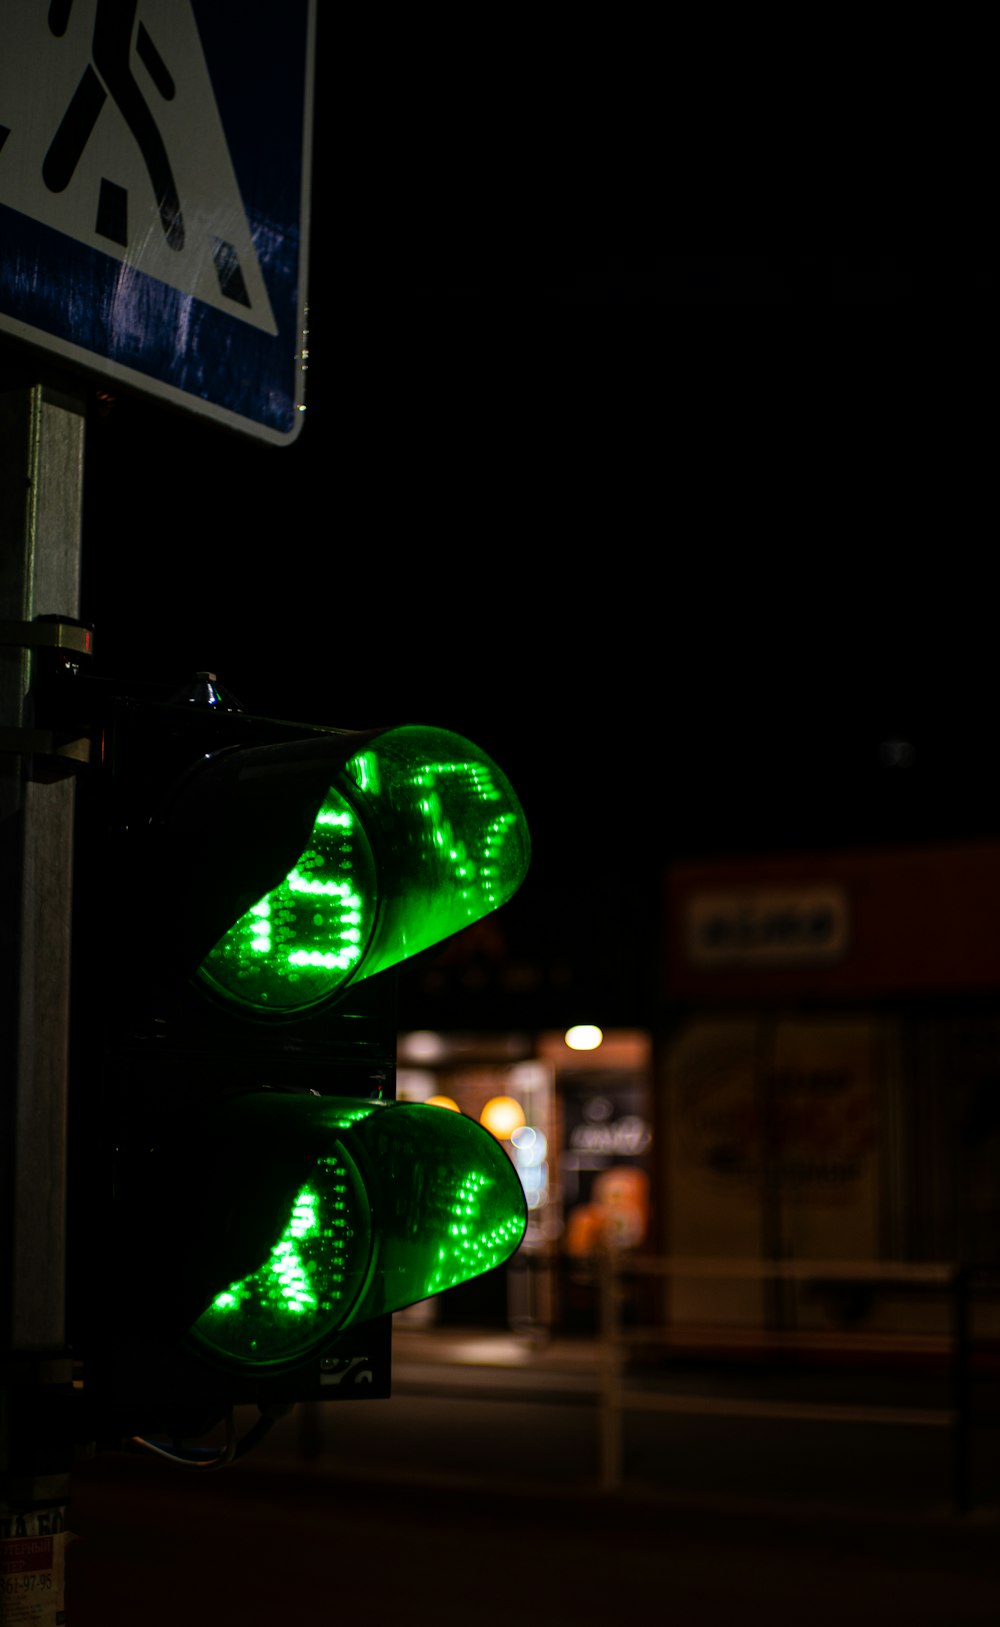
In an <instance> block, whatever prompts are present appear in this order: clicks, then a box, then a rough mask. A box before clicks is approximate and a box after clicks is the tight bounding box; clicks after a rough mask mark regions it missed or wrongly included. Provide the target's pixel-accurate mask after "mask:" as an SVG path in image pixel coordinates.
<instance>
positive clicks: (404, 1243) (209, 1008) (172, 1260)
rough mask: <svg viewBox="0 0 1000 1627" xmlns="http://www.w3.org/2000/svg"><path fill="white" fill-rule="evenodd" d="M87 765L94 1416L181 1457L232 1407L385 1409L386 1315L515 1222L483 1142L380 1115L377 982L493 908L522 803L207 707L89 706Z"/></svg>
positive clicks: (475, 761) (78, 1324)
mask: <svg viewBox="0 0 1000 1627" xmlns="http://www.w3.org/2000/svg"><path fill="white" fill-rule="evenodd" d="M201 676H202V677H204V676H205V675H201ZM97 757H98V761H99V762H100V764H101V772H100V777H99V778H96V779H95V786H94V789H95V793H96V795H95V800H94V805H93V808H92V809H91V810H89V818H90V823H89V824H88V826H87V830H88V836H89V839H90V840H91V843H92V845H91V847H90V849H89V850H88V854H87V858H88V863H87V865H86V866H81V873H83V872H86V873H87V874H88V875H89V876H90V877H91V878H92V886H91V891H90V893H89V895H88V905H89V908H88V909H87V913H86V916H85V918H86V919H87V920H88V921H89V922H90V923H91V924H92V925H93V924H94V923H96V924H97V930H99V932H100V933H101V934H102V945H103V947H104V949H105V950H106V953H103V954H101V955H96V954H95V955H94V956H92V957H89V958H88V959H84V960H83V961H82V962H81V964H80V967H79V974H78V985H79V992H78V998H77V1009H78V1011H79V1012H80V1013H81V1025H82V1026H81V1033H84V1034H86V1035H88V1036H89V1041H90V1044H91V1048H92V1049H93V1050H95V1051H96V1052H97V1054H99V1056H100V1067H99V1070H95V1073H94V1079H96V1081H97V1083H96V1085H95V1084H94V1083H93V1080H88V1091H91V1090H92V1091H94V1094H95V1095H96V1096H97V1097H98V1098H99V1103H100V1112H99V1114H95V1115H94V1117H93V1119H91V1118H90V1117H89V1115H88V1113H87V1112H82V1113H81V1114H80V1115H79V1117H78V1120H77V1142H78V1148H79V1151H78V1153H77V1155H76V1168H77V1170H78V1171H79V1177H78V1182H79V1190H80V1192H81V1194H82V1196H81V1201H80V1205H79V1223H78V1225H77V1226H76V1228H75V1233H74V1235H75V1238H76V1240H77V1250H78V1258H79V1259H80V1261H81V1262H85V1264H84V1265H81V1267H80V1269H79V1270H78V1271H77V1272H76V1274H75V1276H74V1281H73V1313H72V1314H73V1319H74V1328H75V1329H78V1330H79V1332H78V1333H77V1337H76V1340H75V1344H76V1348H77V1349H79V1350H81V1351H82V1353H83V1356H82V1359H83V1364H84V1369H85V1371H84V1386H85V1389H86V1391H87V1392H88V1393H89V1394H90V1396H91V1400H92V1403H93V1406H94V1408H95V1414H96V1415H97V1416H98V1417H99V1418H100V1419H101V1420H102V1426H101V1427H102V1428H106V1429H107V1430H108V1431H109V1432H110V1433H111V1434H112V1435H114V1433H115V1432H116V1431H117V1430H118V1428H119V1427H120V1426H122V1427H124V1428H125V1429H126V1431H131V1432H134V1431H135V1430H136V1428H137V1426H138V1428H139V1429H140V1430H141V1431H147V1430H150V1429H153V1430H155V1431H156V1432H160V1431H162V1429H164V1428H169V1430H170V1431H171V1433H172V1434H173V1435H175V1436H176V1437H177V1438H178V1439H180V1438H182V1437H184V1436H187V1435H195V1436H196V1435H198V1434H199V1433H203V1432H204V1429H205V1428H207V1427H210V1425H211V1421H212V1420H213V1419H216V1420H218V1419H221V1418H222V1417H223V1416H225V1415H226V1413H227V1412H229V1413H230V1414H231V1410H232V1408H233V1407H235V1406H239V1405H242V1404H250V1403H253V1404H256V1405H258V1406H260V1407H261V1408H269V1407H272V1406H282V1405H284V1404H286V1403H287V1402H289V1401H318V1400H327V1399H330V1400H332V1399H336V1398H348V1397H349V1396H356V1397H358V1398H360V1397H362V1396H366V1397H376V1396H386V1395H388V1394H389V1392H390V1356H391V1324H392V1314H393V1313H394V1312H395V1311H398V1310H402V1309H404V1308H405V1307H406V1306H407V1305H411V1304H414V1303H416V1302H418V1301H421V1300H424V1299H428V1298H430V1297H432V1296H434V1295H436V1294H440V1293H443V1292H445V1291H447V1290H449V1289H452V1288H456V1287H459V1286H460V1285H461V1284H463V1283H467V1282H469V1281H471V1280H472V1279H474V1278H476V1277H479V1276H481V1275H483V1274H485V1273H488V1272H491V1271H494V1270H495V1269H496V1268H497V1267H501V1266H502V1265H503V1264H504V1262H505V1261H507V1260H508V1259H509V1258H510V1257H511V1255H512V1254H513V1253H514V1252H515V1251H516V1249H517V1248H518V1247H519V1246H520V1243H521V1241H522V1239H523V1237H524V1234H525V1230H526V1226H527V1208H526V1202H525V1197H524V1190H523V1187H522V1184H521V1180H520V1176H519V1174H518V1171H517V1168H516V1166H515V1164H514V1163H513V1161H512V1159H511V1158H510V1157H509V1156H508V1153H507V1151H506V1150H505V1148H504V1146H503V1145H502V1144H501V1143H500V1142H499V1141H497V1140H496V1139H495V1138H494V1137H493V1136H492V1135H491V1134H490V1132H489V1131H488V1130H486V1129H484V1128H483V1127H482V1125H480V1124H479V1123H477V1122H475V1121H474V1120H473V1119H471V1118H468V1117H466V1116H464V1115H462V1114H459V1113H450V1112H445V1111H442V1110H441V1109H440V1108H436V1107H432V1106H428V1105H417V1104H411V1103H399V1102H396V1101H395V1099H394V1098H395V1062H396V971H397V969H398V968H400V967H401V966H402V965H403V964H404V963H405V962H406V961H408V960H409V959H411V957H413V956H416V955H419V954H422V953H423V952H424V951H426V950H429V949H431V948H433V946H434V945H436V944H438V943H440V942H442V941H443V940H446V939H448V938H450V937H452V936H453V935H454V934H456V933H459V932H461V931H462V930H463V929H465V928H466V927H468V926H471V925H472V924H473V923H475V922H476V921H479V920H481V919H482V918H483V917H484V916H485V915H487V914H489V913H490V912H491V911H493V910H496V909H498V908H499V907H500V906H501V905H503V904H505V903H506V902H507V901H508V900H509V899H510V898H511V897H512V896H513V894H514V893H515V892H516V890H517V889H518V887H519V886H520V885H521V882H522V880H523V879H524V876H525V874H526V871H527V868H528V863H529V859H530V848H531V844H530V838H529V833H528V827H527V822H526V819H525V816H524V812H523V810H522V808H521V805H520V802H519V801H518V798H517V796H516V795H515V793H514V791H513V789H512V787H511V785H510V783H509V781H508V780H507V778H506V776H505V775H504V774H503V772H502V771H501V769H500V768H499V767H498V766H497V764H496V763H495V762H494V761H493V760H492V759H491V758H490V757H489V756H488V755H487V754H486V752H485V751H483V750H482V749H481V748H480V747H478V746H477V745H474V744H473V743H472V742H470V741H469V740H467V739H465V738H464V737H462V736H460V735H457V734H454V733H452V732H451V731H449V730H447V729H441V728H438V727H432V726H428V725H410V724H407V725H403V726H398V727H391V728H384V729H372V730H365V731H349V730H343V729H335V728H324V727H319V726H314V725H310V724H296V723H291V722H284V721H282V720H280V719H272V718H267V717H257V716H254V715H251V714H248V713H246V712H244V711H243V710H242V708H240V706H239V705H238V703H234V702H232V701H231V697H227V696H225V694H224V692H221V691H219V690H218V689H217V688H216V687H215V685H214V681H213V683H212V684H211V685H210V684H207V683H202V682H198V683H196V685H195V686H194V687H193V689H192V691H191V692H190V694H187V695H186V698H185V696H175V697H174V699H173V700H172V701H169V702H155V701H147V700H144V699H140V698H138V697H135V698H133V697H131V696H127V695H126V696H118V697H112V698H111V701H110V705H109V707H108V712H107V717H106V721H105V723H104V727H103V735H102V739H101V743H100V751H99V753H98V754H97ZM105 890H107V893H108V895H109V896H107V897H106V896H105ZM122 943H129V944H134V945H136V946H137V952H136V953H135V954H133V955H130V956H128V957H125V958H124V962H123V963H120V979H119V983H118V985H117V988H118V991H119V994H120V999H119V1000H118V1001H116V1002H108V1001H107V1000H106V998H105V993H106V991H105V985H104V982H103V977H104V969H105V968H106V966H107V964H108V957H109V956H110V955H111V954H112V953H113V952H114V951H117V950H118V949H120V946H121V944H122ZM86 1052H87V1046H86V1045H84V1044H81V1048H80V1054H81V1056H83V1055H85V1054H86ZM93 1099H94V1097H93V1096H92V1095H87V1097H86V1101H87V1103H88V1104H89V1103H90V1102H91V1101H92V1100H93ZM78 1100H79V1101H80V1102H81V1104H82V1103H83V1101H84V1097H83V1095H81V1096H80V1097H79V1098H78ZM109 1253H110V1256H111V1257H113V1258H114V1260H115V1262H116V1271H115V1273H114V1275H113V1276H112V1275H111V1274H109V1273H108V1272H107V1271H106V1270H104V1269H103V1264H102V1263H99V1262H103V1261H105V1260H106V1259H107V1258H108V1257H109ZM123 1279H124V1280H135V1281H138V1280H142V1281H144V1282H147V1283H149V1284H151V1285H153V1289H152V1291H151V1292H149V1293H145V1294H143V1295H141V1296H129V1297H128V1298H125V1297H124V1296H122V1295H121V1293H120V1292H119V1286H120V1283H121V1281H122V1280H123ZM345 1373H352V1374H356V1373H361V1374H363V1375H364V1379H365V1382H364V1383H363V1384H361V1385H360V1386H359V1384H358V1382H357V1381H356V1380H354V1379H352V1380H350V1381H349V1382H348V1381H347V1380H343V1375H344V1374H345ZM342 1380H343V1381H342ZM147 1419H148V1420H150V1422H149V1423H147V1422H146V1420H147ZM161 1420H162V1422H161ZM206 1421H207V1422H206Z"/></svg>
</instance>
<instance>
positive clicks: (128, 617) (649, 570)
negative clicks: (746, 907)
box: [84, 25, 996, 914]
mask: <svg viewBox="0 0 1000 1627" xmlns="http://www.w3.org/2000/svg"><path fill="white" fill-rule="evenodd" d="M334 44H335V42H334V41H332V40H330V39H328V38H327V37H326V36H325V35H324V34H323V31H322V25H321V34H320V56H319V78H320V81H321V85H322V87H324V94H323V95H321V96H320V99H319V111H318V114H317V124H316V145H315V157H314V187H313V223H312V257H311V260H312V264H311V277H310V368H309V376H308V396H307V401H308V406H307V413H306V418H305V425H304V428H303V431H302V434H301V436H300V437H299V439H298V441H297V442H296V443H295V444H294V445H293V446H291V447H284V448H273V447H270V446H266V445H263V444H261V443H259V442H256V441H253V440H248V439H243V438H240V437H238V436H236V435H234V434H231V433H230V432H228V431H226V430H222V429H219V428H217V427H215V426H214V425H212V424H209V423H207V422H206V421H204V420H203V419H200V418H196V417H194V416H191V415H185V414H179V413H177V412H175V411H173V410H171V409H168V408H166V407H164V406H162V405H160V404H158V403H156V402H152V401H149V400H142V399H140V398H138V397H129V396H128V395H127V394H124V393H123V394H122V395H121V396H120V397H119V398H118V399H117V400H116V401H115V403H114V404H113V406H112V407H111V409H110V411H109V412H105V413H99V412H98V411H97V410H94V411H93V412H92V415H91V425H90V429H89V435H88V447H87V499H86V513H85V553H84V597H85V603H84V613H85V615H86V616H87V617H88V618H89V619H90V620H92V621H93V622H94V623H95V625H96V628H97V636H98V644H97V649H98V656H97V667H98V670H99V671H102V672H105V673H114V674H117V675H126V674H127V675H129V676H135V677H142V678H151V679H157V680H162V681H163V682H164V683H165V684H173V683H175V682H176V684H178V685H180V684H182V683H183V682H184V681H185V679H186V678H187V677H188V676H189V675H190V673H192V672H193V671H195V670H196V669H199V668H209V669H211V670H213V671H215V672H217V673H218V675H219V678H220V679H221V681H222V682H223V683H224V684H226V685H227V686H228V687H229V688H230V689H231V690H232V691H233V692H234V693H235V694H236V696H237V697H238V698H239V700H240V701H241V702H242V704H243V705H244V706H245V707H246V708H247V709H248V710H250V711H255V712H259V713H263V714H266V715H270V716H282V717H288V718H294V719H300V720H303V721H308V722H315V723H326V724H335V725H338V726H346V727H367V726H371V725H376V724H382V723H390V722H404V721H430V722H435V723H440V724H442V725H444V726H446V727H450V728H454V729H456V730H457V731H459V732H461V733H465V734H467V735H468V736H470V737H472V738H473V739H475V740H477V741H478V742H479V743H480V744H482V745H483V746H485V747H486V748H487V749H488V750H489V751H491V752H492V753H493V755H494V756H495V757H496V758H497V760H498V761H499V762H500V763H501V765H502V766H503V767H504V769H505V770H506V771H507V773H508V774H509V776H510V778H511V779H512V781H513V782H514V784H515V786H516V787H517V789H518V791H519V792H520V794H521V796H522V799H523V801H524V803H525V807H526V810H527V812H528V816H529V821H530V823H531V826H532V832H533V837H534V844H535V861H534V868H533V872H532V878H531V881H530V882H529V884H528V887H529V888H531V889H534V897H535V899H536V903H537V908H538V911H540V912H541V913H542V914H545V913H546V911H548V913H549V914H551V913H553V912H556V911H559V910H561V909H563V908H564V907H565V901H566V900H567V899H569V898H573V897H575V898H576V900H577V909H578V910H579V909H580V908H582V907H583V906H582V905H581V904H580V899H581V898H582V897H583V896H584V895H585V894H586V893H587V891H588V889H591V888H592V887H593V885H594V883H595V880H598V881H599V883H600V886H601V887H603V888H604V889H605V890H610V891H611V892H616V891H617V893H618V894H620V895H624V893H625V892H629V893H630V894H632V895H635V896H639V897H641V898H643V899H644V900H645V901H646V904H645V907H650V906H649V900H650V899H651V898H652V897H653V896H654V895H655V894H656V891H657V888H658V881H657V880H656V877H657V875H658V872H659V868H660V865H661V863H662V862H663V861H664V860H665V859H667V858H669V857H685V856H691V855H697V854H713V853H714V854H720V853H726V852H740V851H748V850H749V851H759V850H767V849H782V848H787V847H790V846H795V847H810V846H814V847H824V846H825V847H830V846H834V847H836V846H841V845H844V844H852V845H856V844H858V843H865V844H867V843H873V842H875V843H882V842H894V841H899V840H928V839H939V838H941V839H953V838H962V837H965V836H970V835H982V834H989V833H991V832H992V831H993V829H994V827H995V824H996V813H995V807H996V796H995V790H994V778H995V775H994V770H993V753H994V744H993V741H994V735H995V729H994V724H993V714H994V704H995V703H994V692H995V684H994V680H993V678H992V672H993V669H994V666H995V658H994V653H993V643H994V640H993V637H992V636H991V631H990V624H991V620H992V614H991V601H992V589H991V588H990V587H989V585H988V580H989V573H988V568H987V566H988V560H987V556H986V554H985V547H986V541H985V539H986V536H987V531H986V529H985V526H984V521H983V518H982V500H983V495H984V474H983V466H984V462H985V458H984V448H985V433H986V432H985V427H984V420H983V416H982V412H981V409H980V407H979V404H978V403H979V388H978V384H977V375H978V370H979V365H978V362H977V361H976V347H977V344H978V342H979V341H978V338H977V332H978V328H977V324H978V314H977V310H976V307H975V302H974V299H973V298H972V295H971V294H970V293H969V292H968V290H967V289H964V288H963V287H962V285H961V278H958V279H956V278H955V276H954V275H953V269H952V272H951V273H949V274H947V275H946V274H945V272H944V270H943V269H942V258H941V255H940V253H938V252H936V251H935V250H934V245H928V244H926V243H925V244H923V246H921V245H920V244H919V243H916V242H914V241H913V240H911V239H908V238H905V237H904V236H902V235H900V234H898V233H896V232H895V231H894V228H893V221H892V219H891V218H890V214H889V213H888V212H887V210H886V209H884V208H881V206H880V205H879V202H878V197H877V196H876V194H877V193H878V191H879V183H878V178H877V177H876V178H875V180H871V179H870V184H869V186H868V189H867V191H866V193H865V195H864V199H863V200H860V195H859V194H854V195H853V199H852V195H851V191H850V187H849V186H846V185H841V187H840V188H839V190H838V196H837V199H836V208H835V209H834V208H833V207H832V206H831V210H830V212H829V213H828V215H827V216H826V217H825V228H826V229H825V230H824V231H816V230H815V229H812V230H811V231H810V232H809V233H808V234H804V233H803V232H800V231H797V230H792V229H791V226H792V225H794V224H795V221H794V220H793V219H792V217H791V216H789V215H788V213H787V211H786V212H785V217H784V221H783V224H782V218H781V217H782V211H781V210H780V209H779V210H777V211H774V210H773V209H772V211H771V213H770V214H769V215H768V216H767V217H766V218H765V216H764V214H763V213H761V214H760V215H759V218H757V220H756V223H755V224H756V230H755V232H750V231H749V230H748V228H747V219H748V216H747V211H746V209H745V208H744V210H743V212H742V213H740V214H739V215H738V216H737V215H735V214H730V215H726V214H725V213H724V212H723V213H722V214H720V215H719V218H716V219H715V220H714V221H713V222H712V224H711V229H709V228H708V227H707V226H706V230H705V233H704V236H701V235H699V232H698V231H697V230H695V229H694V227H693V225H687V224H686V223H683V222H681V221H680V220H678V219H677V218H676V217H675V215H674V213H673V212H672V210H671V208H668V207H667V200H669V199H675V198H676V192H675V190H672V189H673V186H674V178H675V176H674V170H673V169H672V168H671V164H674V165H676V155H674V157H673V158H668V159H665V160H664V168H663V170H662V172H660V171H658V170H657V167H656V165H655V164H653V165H651V166H649V167H648V168H644V170H643V177H642V185H641V186H639V185H638V184H637V183H636V178H635V176H631V177H630V180H631V183H632V184H625V182H624V180H623V174H624V172H623V171H622V170H621V169H620V168H617V169H616V168H615V167H614V166H613V165H611V164H610V163H609V161H607V159H606V158H605V159H604V160H602V161H600V162H598V161H597V160H595V159H594V157H593V153H592V152H591V151H590V149H588V148H586V147H584V146H581V147H579V148H574V146H573V143H572V142H571V141H569V140H568V138H564V137H563V136H560V137H559V138H558V139H556V140H550V141H549V142H548V144H547V145H546V146H545V147H544V154H543V159H542V160H541V161H539V159H538V150H539V149H538V147H537V144H536V143H535V142H534V141H533V139H532V138H531V137H530V136H529V135H527V134H525V132H524V131H523V130H521V132H520V135H519V138H518V140H517V142H506V143H505V142H504V141H502V140H499V139H498V138H497V137H496V132H495V131H494V134H493V138H491V139H487V140H483V141H477V140H476V139H474V138H469V139H463V140H459V139H458V135H457V134H456V127H455V125H454V123H453V122H452V123H449V120H448V119H447V118H446V117H445V116H444V114H443V113H442V112H441V111H440V109H439V110H438V111H437V112H436V113H433V112H432V111H430V110H429V109H430V104H429V103H428V104H427V106H426V107H425V113H426V117H423V116H422V117H421V118H417V117H416V113H418V112H420V107H418V106H417V105H416V104H417V102H420V98H417V97H415V98H414V101H413V102H412V103H411V104H410V106H411V108H412V110H413V113H414V116H413V118H412V119H410V118H407V117H404V114H403V113H401V112H400V111H399V109H398V107H394V106H390V104H391V96H390V95H389V92H388V91H387V90H386V89H385V88H384V87H383V89H382V97H383V100H382V101H380V102H379V101H376V102H375V103H372V104H370V105H369V104H366V105H368V117H367V120H366V121H365V122H363V124H362V125H361V126H360V127H359V126H358V125H357V124H354V125H351V126H350V139H349V140H347V142H346V146H345V145H343V144H341V143H339V137H338V132H339V131H340V130H341V126H340V124H339V123H338V119H339V114H337V113H336V111H335V108H334V107H333V105H332V103H331V100H330V97H329V96H327V95H326V94H325V91H326V90H328V89H329V87H330V84H331V79H330V69H329V66H328V64H329V62H330V61H331V60H332V57H333V55H334V54H335V53H334V50H333V47H334ZM339 71H341V70H338V72H339ZM333 82H336V83H340V81H339V80H338V79H337V77H336V74H335V75H334V80H333ZM365 82H366V83H371V82H372V81H371V80H367V81H365ZM363 99H364V98H362V100H363ZM420 106H421V107H423V106H424V104H423V103H421V104H420ZM380 107H381V109H382V111H383V113H385V112H386V110H387V109H389V111H391V112H392V114H393V116H392V118H391V119H388V122H386V119H385V118H380V116H379V108H380ZM404 112H405V110H404ZM387 118H388V115H387ZM348 122H349V123H350V121H348ZM486 122H487V123H489V121H488V119H487V121H486ZM459 133H460V132H459ZM404 136H405V139H403V138H404ZM466 136H468V131H467V130H466ZM699 163H700V164H701V166H702V167H701V168H700V169H699V170H698V171H697V174H696V175H695V177H694V178H695V180H696V181H699V182H700V183H701V191H702V193H703V195H705V196H710V197H711V196H720V197H721V195H720V194H715V193H713V192H712V190H711V187H710V186H709V184H708V183H709V175H710V170H711V167H712V157H711V155H706V154H705V153H704V152H702V154H701V157H700V159H699ZM691 180H692V176H691V173H690V165H688V173H687V175H686V191H685V194H684V195H685V197H687V196H689V195H690V193H691V191H692V187H691ZM727 180H728V184H729V189H730V190H729V192H728V193H727V194H726V196H727V197H729V196H731V195H732V191H733V188H734V187H735V188H736V190H738V189H739V180H740V176H739V175H738V174H735V173H734V171H733V166H732V164H731V165H730V169H729V172H728V175H727ZM789 188H790V190H789V200H792V199H793V198H794V196H795V195H796V194H795V190H794V187H793V185H792V179H791V178H790V180H789ZM772 190H774V189H773V188H772ZM778 190H779V191H780V189H778ZM781 201H782V200H781V199H780V197H779V198H778V202H781ZM745 202H746V199H744V204H745ZM720 208H721V204H720ZM795 218H796V219H797V218H798V217H795ZM812 218H813V227H815V221H816V220H817V219H821V220H822V219H823V218H824V217H823V211H822V210H820V211H819V212H818V213H817V212H816V211H815V210H814V211H813V217H812ZM772 221H773V222H775V224H774V225H773V227H772ZM984 629H985V630H984Z"/></svg>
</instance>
